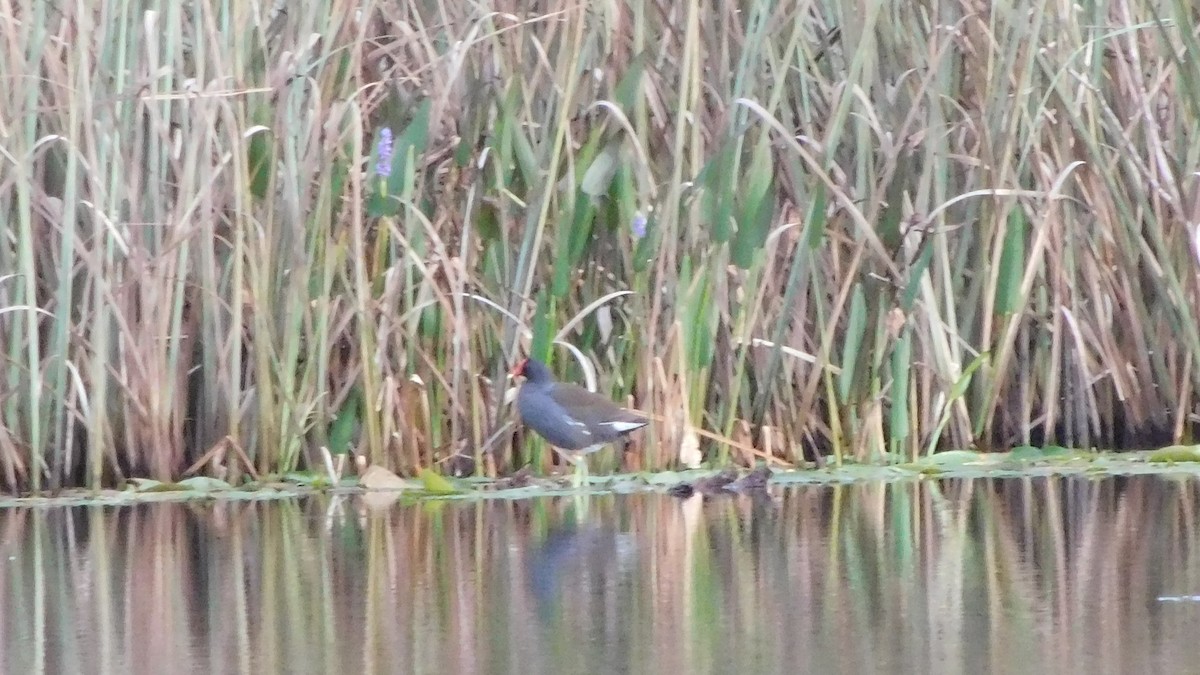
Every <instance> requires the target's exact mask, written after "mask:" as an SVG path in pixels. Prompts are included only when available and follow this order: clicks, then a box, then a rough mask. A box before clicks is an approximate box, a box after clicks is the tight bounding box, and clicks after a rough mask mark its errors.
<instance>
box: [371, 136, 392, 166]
mask: <svg viewBox="0 0 1200 675" xmlns="http://www.w3.org/2000/svg"><path fill="white" fill-rule="evenodd" d="M378 150H379V160H378V161H377V162H376V163H375V175H376V176H379V177H380V178H387V177H388V176H390V175H392V129H391V127H384V128H382V129H380V130H379V148H378Z"/></svg>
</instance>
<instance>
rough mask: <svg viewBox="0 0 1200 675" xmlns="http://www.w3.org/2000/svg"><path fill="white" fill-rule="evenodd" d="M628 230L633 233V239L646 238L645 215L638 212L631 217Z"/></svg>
mask: <svg viewBox="0 0 1200 675" xmlns="http://www.w3.org/2000/svg"><path fill="white" fill-rule="evenodd" d="M630 229H631V230H632V231H633V238H634V239H641V238H642V237H644V236H646V214H644V213H642V212H641V211H638V214H637V215H636V216H634V217H633V223H632V224H631V226H630Z"/></svg>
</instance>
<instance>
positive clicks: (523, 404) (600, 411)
mask: <svg viewBox="0 0 1200 675" xmlns="http://www.w3.org/2000/svg"><path fill="white" fill-rule="evenodd" d="M510 374H511V375H517V376H524V377H525V384H524V385H522V387H521V391H520V392H519V393H518V394H517V411H518V412H519V413H520V415H521V421H522V422H524V423H525V426H527V427H529V428H530V429H533V430H534V431H536V432H537V433H538V435H539V436H541V437H542V438H544V439H546V442H547V443H549V444H550V445H552V446H554V449H556V450H558V452H559V453H560V454H562V456H563V457H565V458H566V459H567V461H569V462H571V463H572V464H574V465H575V485H576V486H578V485H579V484H581V483H582V482H583V480H582V478H583V476H582V474H583V472H586V470H587V462H585V461H583V460H584V456H585V455H587V454H588V453H591V452H595V451H597V450H599V449H600V448H602V447H604V446H605V445H608V444H609V443H612V442H614V441H618V440H620V439H621V438H622V437H624V436H625V435H626V434H628V433H629V432H631V431H633V430H635V429H640V428H642V427H644V426H646V424H647V423H648V422H649V420H647V419H646V418H645V417H643V416H641V415H639V414H637V413H635V412H633V411H632V410H626V409H625V408H622V407H620V406H618V405H617V404H615V403H613V402H612V401H610V400H608V399H606V398H604V397H603V396H600V395H599V394H595V393H592V392H590V391H588V390H587V389H584V388H583V387H580V386H579V385H577V384H570V383H567V382H556V381H555V380H554V376H553V375H552V374H551V373H550V369H549V368H547V367H546V364H544V363H542V362H541V361H538V360H536V359H523V360H521V361H520V362H519V363H518V364H517V365H516V367H514V368H513V369H512V371H511V373H510Z"/></svg>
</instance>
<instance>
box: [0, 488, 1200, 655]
mask: <svg viewBox="0 0 1200 675" xmlns="http://www.w3.org/2000/svg"><path fill="white" fill-rule="evenodd" d="M1198 500H1200V488H1198V483H1197V482H1196V481H1195V480H1173V479H1170V478H1166V477H1157V476H1150V477H1137V478H1115V479H1112V478H1110V479H1105V480H1098V481H1089V480H1086V479H1082V478H1030V479H1006V480H980V479H977V480H942V481H919V482H916V481H910V482H900V483H889V484H862V485H850V486H839V487H827V486H805V487H790V488H786V489H784V488H771V489H770V490H768V491H764V492H762V493H760V494H757V495H745V496H728V497H720V498H711V497H703V496H695V497H693V498H691V499H689V500H679V499H675V498H672V497H669V496H665V495H658V494H641V495H629V496H612V495H601V496H592V497H589V498H586V499H585V498H572V497H547V498H542V499H533V500H521V501H508V500H483V501H453V502H449V501H447V502H426V503H422V504H416V505H402V504H399V503H392V504H386V503H385V504H371V505H368V504H367V503H366V502H364V500H363V498H361V497H348V498H347V497H342V498H333V497H322V498H309V499H304V500H299V499H297V500H289V501H281V502H240V503H234V502H207V503H191V504H143V505H138V506H128V507H99V506H97V507H72V508H67V507H56V508H54V507H52V508H12V509H4V510H0V608H3V611H2V612H0V667H2V668H3V672H6V673H127V672H129V673H163V672H171V673H284V672H286V673H360V672H361V673H521V674H528V673H596V672H619V673H689V674H692V673H731V672H735V671H736V672H763V673H766V672H811V673H871V672H881V673H905V672H911V673H927V672H930V673H985V672H991V673H1018V672H1038V673H1045V672H1062V673H1089V674H1091V673H1131V672H1136V673H1182V672H1195V670H1196V668H1197V667H1198V666H1197V665H1196V664H1200V597H1197V596H1200V529H1198V527H1200V526H1198V525H1197V520H1198V517H1200V512H1198V509H1197V504H1198Z"/></svg>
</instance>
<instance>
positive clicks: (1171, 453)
mask: <svg viewBox="0 0 1200 675" xmlns="http://www.w3.org/2000/svg"><path fill="white" fill-rule="evenodd" d="M1146 461H1148V462H1152V463H1155V464H1175V463H1177V462H1200V445H1168V446H1167V447H1165V448H1162V449H1159V450H1155V451H1154V452H1152V453H1150V456H1149V457H1147V458H1146Z"/></svg>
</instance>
